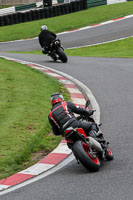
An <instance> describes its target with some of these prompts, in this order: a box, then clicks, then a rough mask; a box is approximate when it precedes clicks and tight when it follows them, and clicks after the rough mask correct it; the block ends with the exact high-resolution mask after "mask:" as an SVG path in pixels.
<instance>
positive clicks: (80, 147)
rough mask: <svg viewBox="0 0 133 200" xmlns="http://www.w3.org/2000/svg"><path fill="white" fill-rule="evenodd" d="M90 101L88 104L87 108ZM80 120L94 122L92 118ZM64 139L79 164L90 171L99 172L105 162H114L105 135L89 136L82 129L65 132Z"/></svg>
mask: <svg viewBox="0 0 133 200" xmlns="http://www.w3.org/2000/svg"><path fill="white" fill-rule="evenodd" d="M89 102H90V101H87V102H86V106H85V107H87V106H88V105H89ZM77 118H78V120H88V121H94V119H93V118H91V117H86V116H78V117H77ZM64 137H65V139H66V141H67V145H68V147H69V148H70V149H71V150H72V152H73V154H74V156H75V158H76V159H77V161H78V163H79V162H80V163H81V164H82V165H83V166H84V167H85V168H87V169H88V170H89V171H93V172H95V171H98V170H99V169H100V166H101V162H102V161H103V160H105V159H106V160H113V154H112V151H111V149H110V147H109V142H107V141H106V140H105V139H104V138H103V133H101V135H99V137H97V138H95V139H94V138H92V137H90V136H87V135H86V134H85V132H84V130H83V129H82V128H76V129H73V128H71V127H69V128H68V129H66V130H65V134H64Z"/></svg>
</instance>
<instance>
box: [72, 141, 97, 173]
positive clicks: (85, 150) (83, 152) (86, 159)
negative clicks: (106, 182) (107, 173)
mask: <svg viewBox="0 0 133 200" xmlns="http://www.w3.org/2000/svg"><path fill="white" fill-rule="evenodd" d="M72 150H73V153H74V155H75V157H76V158H77V159H78V160H79V161H80V162H81V163H82V165H83V166H84V167H85V168H86V169H88V170H89V171H92V172H96V171H98V170H99V168H100V161H99V158H98V157H95V158H93V157H92V156H91V155H90V151H89V147H88V145H87V144H86V143H85V142H83V141H77V142H75V144H74V145H73V149H72Z"/></svg>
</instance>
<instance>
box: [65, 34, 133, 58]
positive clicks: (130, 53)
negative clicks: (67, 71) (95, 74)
mask: <svg viewBox="0 0 133 200" xmlns="http://www.w3.org/2000/svg"><path fill="white" fill-rule="evenodd" d="M132 46H133V38H132V37H129V38H127V39H123V40H119V41H116V42H110V43H106V44H100V45H95V46H90V47H83V48H77V49H69V50H66V54H67V55H68V56H87V57H125V58H132V57H133V48H132Z"/></svg>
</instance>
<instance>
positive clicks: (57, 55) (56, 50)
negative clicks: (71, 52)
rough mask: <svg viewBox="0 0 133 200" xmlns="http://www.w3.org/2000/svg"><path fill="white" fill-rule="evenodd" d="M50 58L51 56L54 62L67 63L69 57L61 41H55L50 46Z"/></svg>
mask: <svg viewBox="0 0 133 200" xmlns="http://www.w3.org/2000/svg"><path fill="white" fill-rule="evenodd" d="M48 56H50V57H51V58H52V59H53V60H54V61H57V60H61V61H62V62H63V63H66V62H67V56H66V54H65V52H64V49H63V46H62V45H61V41H60V40H59V39H55V40H54V41H53V42H52V43H51V44H50V46H49V50H48Z"/></svg>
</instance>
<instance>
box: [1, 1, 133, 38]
mask: <svg viewBox="0 0 133 200" xmlns="http://www.w3.org/2000/svg"><path fill="white" fill-rule="evenodd" d="M132 7H133V2H126V3H120V4H114V5H104V6H98V7H93V8H89V9H87V10H83V11H79V12H76V13H72V14H67V15H62V16H58V17H52V18H48V19H41V20H37V21H32V22H25V23H21V24H16V25H10V26H3V27H1V28H0V42H2V41H10V40H17V39H24V38H32V37H36V36H38V34H39V32H40V27H41V25H43V24H46V25H48V28H49V30H51V31H53V32H55V33H59V32H62V31H66V30H72V29H76V28H80V27H84V26H88V25H92V24H97V23H100V22H103V21H107V20H111V19H115V18H118V17H123V16H125V15H130V14H133V9H132Z"/></svg>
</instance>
